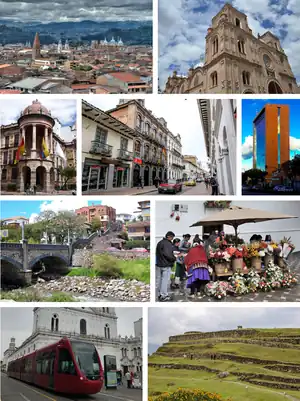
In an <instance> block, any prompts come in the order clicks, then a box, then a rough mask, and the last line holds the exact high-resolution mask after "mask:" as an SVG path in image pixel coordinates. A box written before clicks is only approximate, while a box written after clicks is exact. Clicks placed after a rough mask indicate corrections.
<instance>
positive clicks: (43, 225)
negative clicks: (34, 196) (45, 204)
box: [36, 210, 56, 243]
mask: <svg viewBox="0 0 300 401" xmlns="http://www.w3.org/2000/svg"><path fill="white" fill-rule="evenodd" d="M55 217H56V213H55V212H53V210H45V211H44V212H42V213H40V214H39V215H38V216H37V218H36V222H37V223H40V224H39V226H38V227H39V228H40V229H41V236H42V234H43V233H45V235H46V240H47V243H51V234H52V233H53V232H54V231H55V227H54V226H55V221H54V219H55ZM37 229H38V228H37ZM41 236H40V238H41Z"/></svg>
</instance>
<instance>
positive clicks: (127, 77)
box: [109, 72, 141, 82]
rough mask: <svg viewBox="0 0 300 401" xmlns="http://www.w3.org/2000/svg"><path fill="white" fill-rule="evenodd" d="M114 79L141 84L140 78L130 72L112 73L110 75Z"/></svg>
mask: <svg viewBox="0 0 300 401" xmlns="http://www.w3.org/2000/svg"><path fill="white" fill-rule="evenodd" d="M109 75H111V76H112V77H114V78H116V79H119V80H120V81H123V82H140V81H141V79H140V77H139V76H137V75H134V74H130V73H129V72H111V73H109Z"/></svg>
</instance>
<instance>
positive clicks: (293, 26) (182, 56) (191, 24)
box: [158, 0, 300, 89]
mask: <svg viewBox="0 0 300 401" xmlns="http://www.w3.org/2000/svg"><path fill="white" fill-rule="evenodd" d="M226 2H228V3H231V4H232V5H233V6H234V7H236V8H237V9H238V10H240V11H242V12H244V13H245V14H247V16H248V23H249V26H250V28H251V29H252V30H253V34H254V35H256V36H257V34H258V33H259V34H261V35H262V34H263V33H264V32H266V31H268V30H270V31H271V32H272V33H273V34H275V35H276V36H278V37H279V39H280V41H281V45H282V47H283V49H284V51H285V53H286V55H287V56H288V58H289V62H290V64H291V67H292V70H293V72H294V74H295V75H296V78H297V80H298V82H299V81H300V25H299V17H300V1H299V0H250V1H245V0H215V1H211V0H172V1H170V0H159V2H158V3H159V54H160V58H159V78H160V86H161V88H162V89H163V88H164V84H165V82H166V80H167V78H168V76H169V75H170V73H171V71H172V70H175V69H176V70H177V71H178V72H181V73H183V74H185V73H186V72H187V71H188V69H189V68H190V66H191V65H195V64H196V63H199V61H200V56H201V55H202V56H203V55H204V54H205V36H206V32H207V28H209V26H210V24H211V19H212V17H214V16H215V15H216V14H217V13H218V12H219V11H220V9H221V8H222V7H223V5H224V4H225V3H226Z"/></svg>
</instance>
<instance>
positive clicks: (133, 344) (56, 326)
mask: <svg viewBox="0 0 300 401" xmlns="http://www.w3.org/2000/svg"><path fill="white" fill-rule="evenodd" d="M33 313H34V318H33V330H32V334H31V335H30V336H29V337H28V338H27V339H26V340H25V341H24V342H23V343H22V344H21V345H20V346H19V347H16V348H15V349H14V350H12V346H11V344H12V343H13V344H14V341H13V342H12V341H11V344H10V347H9V349H8V350H7V351H10V352H7V358H6V360H5V365H6V366H7V364H8V362H10V361H12V360H15V359H18V358H20V357H22V356H24V355H27V354H30V353H32V352H34V351H36V350H38V349H41V348H43V347H45V346H47V345H50V344H54V343H56V342H57V341H59V340H60V339H61V338H63V337H68V338H69V339H73V340H75V339H76V340H82V341H85V342H91V343H92V344H94V345H95V347H96V348H97V351H98V353H99V357H100V359H101V362H102V365H103V366H104V355H111V356H115V357H116V360H117V368H118V369H120V370H122V372H123V374H125V373H126V372H127V371H130V372H131V371H132V372H134V373H135V372H136V373H139V374H140V375H141V374H142V365H143V362H142V354H143V353H142V349H143V346H142V344H143V340H142V319H140V320H138V321H137V322H134V336H131V337H121V336H120V335H119V334H118V329H117V320H118V318H117V315H116V312H115V308H79V307H78V308H34V310H33ZM12 340H15V339H12ZM5 352H6V351H5Z"/></svg>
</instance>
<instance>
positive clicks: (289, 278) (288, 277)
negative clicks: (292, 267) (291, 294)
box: [281, 272, 298, 288]
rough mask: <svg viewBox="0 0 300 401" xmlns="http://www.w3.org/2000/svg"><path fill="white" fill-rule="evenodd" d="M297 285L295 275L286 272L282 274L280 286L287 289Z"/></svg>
mask: <svg viewBox="0 0 300 401" xmlns="http://www.w3.org/2000/svg"><path fill="white" fill-rule="evenodd" d="M297 283H298V279H297V277H296V274H295V273H290V272H286V273H284V274H283V279H282V282H281V285H282V287H283V288H289V287H291V286H292V285H296V284H297Z"/></svg>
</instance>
